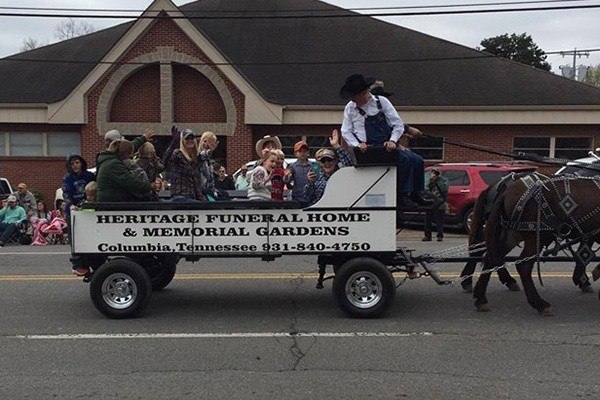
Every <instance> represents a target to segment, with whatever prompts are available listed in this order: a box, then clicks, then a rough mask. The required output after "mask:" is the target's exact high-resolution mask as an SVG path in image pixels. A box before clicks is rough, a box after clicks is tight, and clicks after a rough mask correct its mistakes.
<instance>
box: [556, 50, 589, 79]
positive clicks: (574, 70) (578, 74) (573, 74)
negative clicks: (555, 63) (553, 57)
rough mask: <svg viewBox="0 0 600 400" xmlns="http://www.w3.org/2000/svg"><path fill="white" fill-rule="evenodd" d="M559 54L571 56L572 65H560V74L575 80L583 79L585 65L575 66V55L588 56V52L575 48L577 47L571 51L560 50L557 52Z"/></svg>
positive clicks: (585, 70) (585, 71) (585, 72)
mask: <svg viewBox="0 0 600 400" xmlns="http://www.w3.org/2000/svg"><path fill="white" fill-rule="evenodd" d="M558 54H560V55H561V56H563V57H564V56H573V65H572V66H570V65H561V66H560V67H559V68H560V70H561V72H562V75H563V76H564V77H565V78H569V79H573V80H575V81H583V80H584V79H585V76H586V74H587V68H588V67H587V66H585V65H579V66H577V57H579V58H581V57H582V56H586V57H589V56H590V53H589V52H588V51H585V50H577V47H575V49H574V50H573V51H560V52H558Z"/></svg>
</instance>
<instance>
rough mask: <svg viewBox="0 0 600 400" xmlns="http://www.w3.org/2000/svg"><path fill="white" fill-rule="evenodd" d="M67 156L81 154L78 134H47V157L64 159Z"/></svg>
mask: <svg viewBox="0 0 600 400" xmlns="http://www.w3.org/2000/svg"><path fill="white" fill-rule="evenodd" d="M69 154H81V143H80V140H79V133H48V155H49V156H50V157H64V156H67V155H69Z"/></svg>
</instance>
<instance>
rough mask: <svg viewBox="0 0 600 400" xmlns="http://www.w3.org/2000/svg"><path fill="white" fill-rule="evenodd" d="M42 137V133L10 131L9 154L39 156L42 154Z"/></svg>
mask: <svg viewBox="0 0 600 400" xmlns="http://www.w3.org/2000/svg"><path fill="white" fill-rule="evenodd" d="M43 139H44V138H43V133H29V132H28V133H18V134H15V133H12V134H11V135H10V154H9V155H11V156H33V157H41V156H43V155H44V143H43Z"/></svg>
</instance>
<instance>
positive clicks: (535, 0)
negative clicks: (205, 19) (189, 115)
mask: <svg viewBox="0 0 600 400" xmlns="http://www.w3.org/2000/svg"><path fill="white" fill-rule="evenodd" d="M586 1H589V0H531V1H507V2H495V3H469V4H432V5H424V6H387V7H355V8H347V9H343V8H330V9H316V8H315V9H297V10H222V11H219V10H186V11H184V12H185V13H189V14H205V13H218V14H228V13H279V12H281V13H286V12H287V13H291V12H323V11H326V12H344V11H368V10H408V9H424V8H455V7H479V6H503V5H520V4H543V3H569V2H579V3H582V2H586ZM0 10H28V11H73V12H90V11H91V12H140V13H141V12H145V11H146V10H143V9H126V8H119V9H114V8H112V9H111V8H64V7H8V6H5V7H0Z"/></svg>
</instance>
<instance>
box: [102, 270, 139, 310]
mask: <svg viewBox="0 0 600 400" xmlns="http://www.w3.org/2000/svg"><path fill="white" fill-rule="evenodd" d="M137 296H138V289H137V285H136V284H135V282H134V281H133V279H131V277H130V276H129V275H127V274H124V273H116V274H112V275H110V276H108V277H107V278H106V279H105V280H104V282H103V283H102V298H103V299H104V301H105V302H106V304H108V305H109V306H110V307H112V308H116V309H124V308H127V307H129V306H131V305H132V304H133V302H135V300H136V298H137Z"/></svg>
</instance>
